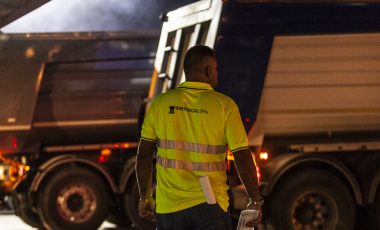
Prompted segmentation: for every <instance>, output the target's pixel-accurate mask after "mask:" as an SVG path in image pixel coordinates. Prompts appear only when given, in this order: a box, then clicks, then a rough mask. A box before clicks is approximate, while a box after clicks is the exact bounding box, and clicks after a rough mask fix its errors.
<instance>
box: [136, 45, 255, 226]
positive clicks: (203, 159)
mask: <svg viewBox="0 0 380 230" xmlns="http://www.w3.org/2000/svg"><path fill="white" fill-rule="evenodd" d="M184 72H185V76H186V82H184V83H182V84H180V85H179V86H178V87H177V88H176V89H174V90H170V91H168V92H166V93H163V94H160V95H159V96H157V97H156V98H155V99H154V100H153V102H152V104H151V107H150V109H149V111H148V113H147V115H146V117H145V120H144V124H143V128H142V132H141V139H140V144H139V150H138V154H137V162H136V173H137V180H138V185H139V192H140V203H139V214H140V216H141V217H144V218H147V219H153V218H154V214H155V213H154V212H156V213H157V229H159V230H160V229H162V230H167V229H173V230H177V229H217V230H221V229H231V222H230V218H229V215H228V213H227V208H228V205H229V204H228V194H227V190H228V185H227V183H226V182H227V175H226V163H225V159H226V152H227V147H228V148H229V149H230V150H231V151H232V153H233V155H234V158H235V164H236V166H237V169H238V171H239V174H240V178H241V180H242V182H243V184H244V185H245V187H246V190H247V193H248V196H249V198H250V201H251V202H250V204H249V207H248V208H250V209H255V210H258V211H259V213H260V215H259V217H258V218H257V219H256V222H258V221H260V218H261V206H260V194H259V189H258V181H257V178H256V168H255V165H254V159H253V157H252V154H251V152H250V150H249V148H248V140H247V136H246V133H245V130H244V128H243V124H242V121H241V117H240V113H239V109H238V107H237V105H236V104H235V102H234V101H233V100H232V99H231V98H229V97H227V96H225V95H223V94H221V93H218V92H215V91H214V90H213V88H215V87H216V84H217V81H218V79H217V75H218V71H217V62H216V57H215V52H214V50H212V49H211V48H209V47H207V46H203V45H198V46H194V47H192V48H191V49H189V50H188V52H187V53H186V56H185V60H184ZM156 148H157V164H156V173H157V187H156V206H155V205H154V199H153V198H152V194H151V185H150V182H151V175H152V164H151V162H152V157H153V154H154V152H155V150H156ZM204 176H208V178H209V181H210V184H211V187H212V192H213V194H214V197H215V200H216V204H208V203H206V197H205V192H204V191H203V190H202V186H201V183H200V178H204Z"/></svg>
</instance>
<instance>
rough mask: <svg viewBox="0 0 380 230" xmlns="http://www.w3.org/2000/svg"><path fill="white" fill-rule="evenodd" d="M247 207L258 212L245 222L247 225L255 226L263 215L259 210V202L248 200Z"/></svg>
mask: <svg viewBox="0 0 380 230" xmlns="http://www.w3.org/2000/svg"><path fill="white" fill-rule="evenodd" d="M247 209H253V210H256V211H257V212H258V213H257V217H255V218H254V219H253V221H250V222H248V223H247V224H246V226H247V227H253V226H256V225H258V224H259V223H260V222H261V218H262V217H263V213H262V210H261V204H260V202H252V201H251V202H249V203H248V205H247Z"/></svg>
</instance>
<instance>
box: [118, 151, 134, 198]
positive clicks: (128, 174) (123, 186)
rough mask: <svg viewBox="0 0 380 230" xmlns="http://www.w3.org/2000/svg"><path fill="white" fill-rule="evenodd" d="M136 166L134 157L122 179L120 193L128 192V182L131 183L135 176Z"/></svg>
mask: <svg viewBox="0 0 380 230" xmlns="http://www.w3.org/2000/svg"><path fill="white" fill-rule="evenodd" d="M135 164H136V157H132V158H130V159H129V160H128V161H127V162H126V164H125V167H124V171H123V174H122V175H121V177H120V183H119V184H120V187H119V190H120V192H125V191H126V189H127V185H128V182H129V181H130V179H131V177H133V176H135Z"/></svg>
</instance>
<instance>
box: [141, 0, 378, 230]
mask: <svg viewBox="0 0 380 230" xmlns="http://www.w3.org/2000/svg"><path fill="white" fill-rule="evenodd" d="M161 18H162V20H163V27H162V30H161V36H160V41H159V46H158V50H157V54H156V60H155V64H154V68H155V69H154V74H153V77H152V83H151V87H150V90H149V98H150V99H152V98H154V97H155V96H156V95H158V94H159V93H163V92H166V91H167V90H170V89H173V88H175V87H176V86H177V85H178V84H179V83H181V82H183V81H185V78H184V73H183V69H182V64H183V60H184V55H185V53H186V51H187V50H188V49H189V48H190V47H192V46H194V45H197V44H204V45H207V46H210V47H212V48H214V49H215V51H216V55H217V60H218V75H219V80H218V82H219V83H218V86H217V88H216V91H219V92H221V93H224V94H226V95H228V96H230V97H231V98H233V99H234V100H235V101H236V103H237V105H238V106H239V109H240V112H241V116H242V121H243V123H244V126H245V128H246V132H247V135H248V138H249V145H250V148H251V150H252V152H253V153H254V154H255V156H256V161H257V164H258V165H259V166H260V171H261V175H260V177H261V182H260V187H261V192H262V195H263V197H264V198H265V205H264V219H263V222H264V225H265V228H266V229H354V228H355V227H356V228H358V229H363V223H368V226H365V228H368V229H374V228H379V227H380V223H379V218H380V186H379V184H380V169H379V167H378V165H379V163H380V153H379V150H380V116H379V115H380V100H379V98H380V78H379V76H380V69H379V58H380V45H379V44H380V43H379V41H380V26H379V23H378V22H379V20H380V4H378V3H371V2H365V1H359V2H357V3H344V2H337V1H326V2H323V3H314V2H313V1H304V2H302V3H296V2H291V3H289V2H288V1H254V0H252V1H220V0H203V1H199V2H196V3H193V4H190V5H187V6H183V7H181V8H179V9H177V10H174V11H171V12H169V13H167V14H163V15H162V17H161ZM148 107H149V104H148ZM233 171H234V170H233V168H231V171H230V177H231V181H232V182H230V186H231V191H232V193H233V194H232V199H231V206H232V209H234V210H238V211H239V210H241V209H243V208H244V202H245V200H246V198H245V197H244V193H242V192H239V191H240V189H239V188H241V186H240V187H239V185H238V183H236V181H237V180H234V179H233V178H235V179H236V175H235V176H234V175H233ZM362 213H366V214H362ZM365 218H368V219H365Z"/></svg>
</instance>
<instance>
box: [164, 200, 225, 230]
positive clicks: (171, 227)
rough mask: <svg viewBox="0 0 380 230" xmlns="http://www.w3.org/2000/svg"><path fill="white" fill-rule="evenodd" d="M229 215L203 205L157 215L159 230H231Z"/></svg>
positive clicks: (221, 210) (209, 205) (211, 205)
mask: <svg viewBox="0 0 380 230" xmlns="http://www.w3.org/2000/svg"><path fill="white" fill-rule="evenodd" d="M231 229H232V227H231V218H230V216H229V214H228V213H227V212H225V211H223V209H222V208H221V207H220V206H219V205H218V204H207V203H203V204H200V205H196V206H194V207H191V208H188V209H185V210H181V211H178V212H174V213H167V214H157V230H231Z"/></svg>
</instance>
